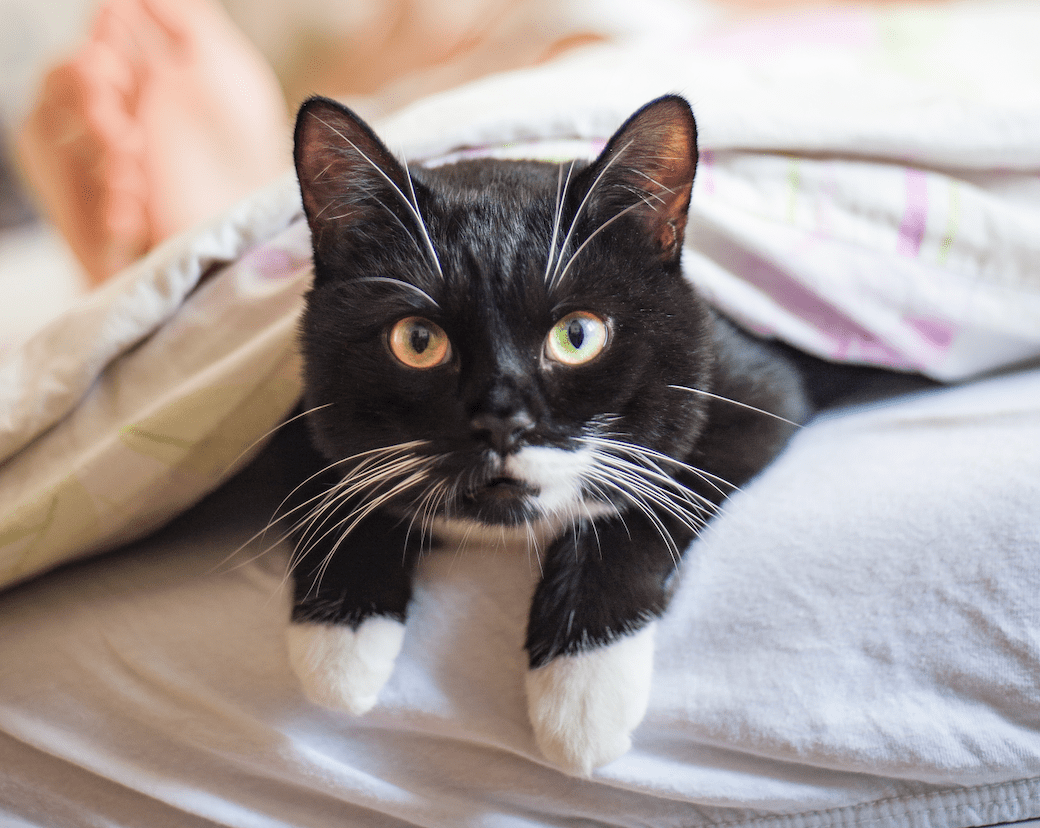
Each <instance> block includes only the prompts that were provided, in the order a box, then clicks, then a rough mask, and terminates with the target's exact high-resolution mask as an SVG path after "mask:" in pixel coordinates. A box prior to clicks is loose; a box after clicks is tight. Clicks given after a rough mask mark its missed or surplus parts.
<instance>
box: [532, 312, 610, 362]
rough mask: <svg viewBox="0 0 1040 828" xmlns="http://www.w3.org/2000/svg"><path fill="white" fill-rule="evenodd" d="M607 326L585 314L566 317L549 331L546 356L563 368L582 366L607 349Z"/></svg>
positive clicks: (570, 314) (593, 316) (595, 317)
mask: <svg viewBox="0 0 1040 828" xmlns="http://www.w3.org/2000/svg"><path fill="white" fill-rule="evenodd" d="M607 334H608V329H607V323H606V322H605V321H604V320H603V319H601V318H600V317H598V316H596V314H594V313H589V312H588V311H577V312H575V313H569V314H567V315H566V316H565V317H563V319H561V320H560V321H559V322H557V323H556V324H555V325H553V327H552V330H550V331H549V336H548V337H547V338H546V340H545V352H546V355H547V356H548V357H549V358H550V359H552V360H554V361H555V362H560V363H562V364H564V365H584V364H585V363H586V362H590V361H592V360H593V359H595V358H596V357H597V356H599V355H600V354H601V353H602V352H603V349H604V348H605V347H606V346H607Z"/></svg>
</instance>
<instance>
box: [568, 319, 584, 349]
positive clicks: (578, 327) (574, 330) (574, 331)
mask: <svg viewBox="0 0 1040 828" xmlns="http://www.w3.org/2000/svg"><path fill="white" fill-rule="evenodd" d="M567 339H568V340H570V343H571V345H572V346H573V347H574V349H575V350H577V349H579V348H581V343H583V342H584V341H585V327H584V326H583V325H582V324H581V322H579V321H578V320H577V319H572V320H571V324H570V325H568V326H567Z"/></svg>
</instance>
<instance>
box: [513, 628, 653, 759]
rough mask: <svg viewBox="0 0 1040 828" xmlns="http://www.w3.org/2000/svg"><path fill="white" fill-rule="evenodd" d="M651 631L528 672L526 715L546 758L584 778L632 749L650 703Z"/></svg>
mask: <svg viewBox="0 0 1040 828" xmlns="http://www.w3.org/2000/svg"><path fill="white" fill-rule="evenodd" d="M655 627H656V624H654V623H650V624H648V625H647V626H646V627H644V628H643V629H641V630H639V631H638V632H636V633H633V634H632V635H626V636H624V637H622V638H619V639H618V640H617V641H614V642H612V643H611V644H608V645H606V646H604V647H596V648H595V649H592V650H588V651H587V652H583V653H579V654H577V655H565V656H559V657H558V658H555V659H553V660H552V661H550V662H549V663H548V664H546V665H545V666H544V667H539V668H538V669H537V670H531V671H530V672H529V673H528V674H527V710H528V715H529V716H530V717H531V724H532V725H533V727H534V735H535V740H536V741H537V742H538V747H539V748H541V751H542V754H543V755H544V756H545V758H546V759H548V760H549V761H551V762H553V763H554V764H556V765H558V766H559V767H560V768H561V769H562V770H564V771H566V772H567V773H571V774H575V775H580V776H588V775H589V774H590V773H592V769H593V768H598V767H600V766H601V765H606V764H607V763H608V762H612V761H614V760H615V759H617V758H618V757H619V756H621V755H622V754H624V753H625V752H626V751H627V750H628V749H629V748H630V747H631V746H632V738H631V733H632V731H633V730H634V729H635V727H636V725H638V724H639V722H640V721H642V719H643V716H644V715H645V714H646V706H647V702H648V701H649V699H650V678H651V674H652V672H653V664H654V629H655Z"/></svg>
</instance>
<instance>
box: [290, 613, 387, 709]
mask: <svg viewBox="0 0 1040 828" xmlns="http://www.w3.org/2000/svg"><path fill="white" fill-rule="evenodd" d="M285 638H286V642H287V643H288V645H289V663H290V664H292V668H293V670H294V671H295V672H296V675H297V676H298V677H299V679H300V683H301V684H302V685H303V692H304V693H305V694H306V695H307V698H308V699H310V700H311V701H312V702H314V703H315V704H320V705H321V706H322V707H330V708H332V709H334V710H347V711H349V712H350V713H353V714H355V715H360V714H362V713H366V712H368V711H369V710H371V709H372V707H373V706H375V703H376V700H377V699H378V698H379V691H380V690H382V689H383V685H384V684H386V680H387V679H388V678H390V673H391V672H393V669H394V659H396V658H397V654H398V653H399V652H400V651H401V642H402V641H403V640H404V624H402V623H401V622H400V621H394V620H393V619H390V618H384V617H382V616H373V617H372V618H368V619H366V620H365V621H363V622H361V625H360V626H359V627H358V628H357V630H352V629H350V627H346V626H338V625H335V624H312V623H306V624H296V623H292V624H290V625H289V628H288V629H287V630H286V633H285Z"/></svg>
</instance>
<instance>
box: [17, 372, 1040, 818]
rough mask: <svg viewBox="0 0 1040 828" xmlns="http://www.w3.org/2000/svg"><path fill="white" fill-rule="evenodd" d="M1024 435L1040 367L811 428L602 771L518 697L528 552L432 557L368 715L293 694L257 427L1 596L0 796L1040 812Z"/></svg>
mask: <svg viewBox="0 0 1040 828" xmlns="http://www.w3.org/2000/svg"><path fill="white" fill-rule="evenodd" d="M1038 445H1040V370H1033V371H1029V372H1024V373H1019V374H1012V375H1009V376H1004V377H999V378H995V379H990V380H986V381H982V382H979V383H977V384H972V385H968V386H965V387H962V388H956V389H946V390H942V391H939V392H934V393H927V394H921V395H918V396H915V397H912V398H909V399H906V400H902V401H898V402H894V403H888V404H883V405H876V406H869V407H860V408H855V409H851V410H847V411H843V412H840V413H836V414H833V415H830V416H828V417H825V418H823V419H821V420H820V421H818V422H816V423H814V424H812V425H811V426H810V427H808V428H806V429H804V430H803V431H802V432H801V433H799V435H797V437H796V438H795V440H794V443H793V444H792V445H791V447H790V448H789V450H788V451H787V452H786V453H785V454H784V455H783V456H782V457H781V459H780V460H779V462H778V463H777V464H776V465H775V466H773V467H771V468H770V469H769V470H767V472H766V473H765V474H763V475H762V476H761V477H760V478H758V479H757V480H756V481H754V482H753V483H752V484H751V485H750V486H748V487H747V488H746V489H745V491H743V492H741V493H739V494H738V495H736V496H735V497H733V499H732V500H731V501H730V502H729V504H728V506H727V508H726V511H725V514H724V516H723V517H722V518H720V519H719V520H718V521H717V522H716V523H715V524H714V525H713V527H712V528H711V529H710V530H709V531H708V532H706V533H705V535H704V536H703V537H702V538H701V539H700V540H699V541H698V542H697V543H696V544H695V545H694V547H693V549H691V551H690V554H689V557H688V560H687V563H686V564H685V566H684V569H683V572H682V577H681V579H680V585H679V587H678V591H677V594H676V597H675V600H674V603H673V605H672V607H671V609H670V610H669V612H668V613H667V614H666V616H665V618H664V619H663V621H662V622H661V625H660V630H659V638H658V651H657V656H656V678H655V684H654V688H653V693H652V698H651V702H650V708H649V712H648V714H647V717H646V719H645V720H644V722H643V724H642V725H641V726H640V727H639V728H638V730H637V731H636V733H635V740H634V747H633V749H632V751H631V752H630V753H629V754H628V755H626V756H625V757H623V758H622V759H620V760H618V761H616V762H614V763H613V764H611V765H609V766H607V767H605V768H603V769H601V770H600V771H598V772H597V773H596V774H595V775H594V777H593V778H592V779H591V780H578V779H573V778H569V777H566V776H563V775H561V774H560V773H558V772H557V771H556V770H554V769H553V768H551V767H549V766H547V764H546V763H545V762H544V760H543V759H542V758H541V757H540V755H539V753H538V751H537V748H536V746H535V745H534V742H533V737H532V734H531V731H530V728H529V725H528V723H527V719H526V705H525V703H524V699H523V690H522V688H523V675H524V670H525V668H526V661H525V657H524V653H523V649H522V643H523V633H524V621H525V615H526V613H525V608H526V602H527V600H528V597H529V592H530V589H531V585H532V583H533V580H534V578H535V577H536V576H537V564H536V562H535V561H533V560H532V559H531V558H530V557H529V555H528V554H527V552H526V550H518V549H509V548H498V549H490V548H465V549H453V548H448V549H446V550H444V551H442V552H439V553H434V554H432V555H431V556H429V557H427V558H426V559H425V560H424V561H423V563H422V566H421V569H420V573H419V577H418V587H417V592H416V597H415V602H414V607H413V610H412V614H411V619H410V621H409V626H408V631H407V635H406V639H405V644H404V649H403V651H402V654H401V657H400V659H399V661H398V663H397V666H396V669H395V671H394V674H393V676H392V677H391V679H390V682H389V684H388V685H387V687H386V688H385V690H384V692H383V694H382V696H381V701H380V704H379V705H378V706H377V707H376V708H375V709H374V710H373V711H372V712H371V713H370V714H368V715H366V716H364V717H361V718H352V717H349V716H346V715H344V714H342V713H333V712H329V711H325V710H323V709H320V708H318V707H315V706H313V705H311V704H309V703H307V702H306V701H305V699H304V698H303V696H302V694H301V692H300V691H299V689H298V687H297V685H296V682H295V679H294V678H293V676H292V674H291V671H290V668H289V665H288V661H287V657H286V653H285V650H284V644H283V630H284V627H285V624H286V618H287V615H288V595H287V592H286V589H285V578H284V571H285V555H286V551H285V550H284V548H276V549H273V550H272V551H270V552H269V553H267V554H266V555H263V556H261V557H259V558H258V557H257V554H258V553H259V552H260V551H261V549H262V548H263V547H262V546H259V545H257V544H253V545H250V546H247V547H246V548H244V549H242V550H241V551H239V552H237V553H235V550H236V548H238V547H239V545H240V544H241V543H242V542H243V541H245V540H246V539H248V537H249V535H250V534H251V532H252V531H254V530H255V529H257V528H262V527H263V525H264V521H265V519H266V516H267V515H269V514H270V513H271V511H272V510H273V508H274V504H275V502H276V500H275V498H276V496H277V495H276V493H275V492H274V491H273V490H272V486H271V485H270V480H271V479H272V475H271V471H270V466H267V467H265V465H264V464H265V463H271V462H277V458H276V457H274V456H273V455H264V456H262V457H261V459H260V461H258V465H257V466H254V467H251V469H250V470H249V471H248V472H247V473H246V474H245V475H244V476H243V477H241V478H238V479H236V481H235V482H233V483H232V485H231V486H230V487H229V488H228V489H226V490H223V491H221V492H220V493H218V494H217V495H216V496H214V497H213V498H211V499H209V500H207V501H205V502H204V503H203V504H202V505H201V506H200V507H198V508H196V509H195V510H194V511H192V512H190V513H188V515H186V516H185V517H183V518H182V519H179V520H178V521H177V522H175V523H174V524H173V525H172V526H170V527H168V528H167V529H166V530H164V531H163V532H162V533H161V534H160V535H158V536H157V537H155V538H153V539H151V540H148V541H144V542H141V543H139V544H138V545H136V546H135V547H133V548H131V549H128V550H126V551H123V552H120V553H118V554H116V555H113V556H109V557H104V558H100V559H97V560H94V561H91V562H87V563H82V564H78V565H76V566H74V567H72V568H67V569H64V570H62V571H59V572H56V573H52V574H51V575H49V576H45V577H44V578H42V579H38V580H36V581H35V582H32V583H30V584H27V585H24V586H22V587H20V588H17V589H15V590H13V591H10V592H8V593H7V594H5V595H3V596H0V617H2V618H3V624H2V625H0V767H3V768H4V769H5V770H4V773H3V774H2V775H0V780H2V781H0V803H2V805H0V814H2V815H3V816H4V817H6V818H7V820H8V821H7V822H5V823H4V824H14V825H21V824H24V825H31V826H59V827H60V826H81V825H85V824H106V825H109V824H112V825H144V824H147V825H149V826H163V825H171V826H172V825H177V826H194V825H199V826H210V825H227V826H243V828H244V827H245V826H294V828H304V826H327V825H330V824H349V825H358V826H391V825H395V826H396V825H421V826H443V827H444V828H449V826H450V828H456V827H457V826H465V825H474V826H476V825H480V826H509V827H510V828H518V826H530V827H531V828H533V826H561V828H562V826H574V825H603V826H643V825H654V826H658V827H659V828H664V826H723V825H725V826H728V827H730V828H732V827H733V826H748V827H749V828H751V826H755V827H756V828H765V826H777V828H780V827H781V826H784V827H785V828H824V826H839V825H840V826H853V825H855V826H864V828H866V826H875V825H886V826H914V827H915V828H917V827H918V826H926V825H927V826H931V828H944V827H948V828H965V826H976V825H991V824H994V823H1000V822H1008V821H1014V820H1024V819H1027V818H1036V817H1040V682H1038V678H1037V677H1038V676H1040V606H1038V602H1037V599H1036V596H1037V594H1038V593H1040V567H1038V566H1037V561H1038V560H1040V515H1038V510H1037V509H1036V503H1037V502H1038V499H1040V452H1038V451H1037V449H1036V447H1037V446H1038ZM276 449H277V445H276V446H275V447H274V448H272V450H271V451H272V453H273V452H275V450H276ZM965 478H968V479H969V481H968V485H965ZM233 553H234V554H233ZM229 556H230V557H229Z"/></svg>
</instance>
